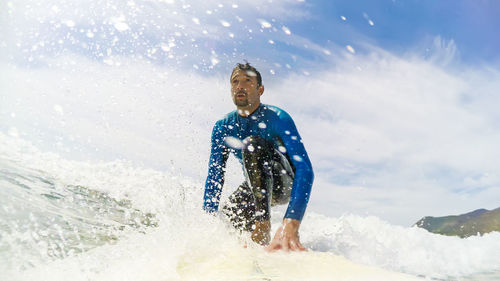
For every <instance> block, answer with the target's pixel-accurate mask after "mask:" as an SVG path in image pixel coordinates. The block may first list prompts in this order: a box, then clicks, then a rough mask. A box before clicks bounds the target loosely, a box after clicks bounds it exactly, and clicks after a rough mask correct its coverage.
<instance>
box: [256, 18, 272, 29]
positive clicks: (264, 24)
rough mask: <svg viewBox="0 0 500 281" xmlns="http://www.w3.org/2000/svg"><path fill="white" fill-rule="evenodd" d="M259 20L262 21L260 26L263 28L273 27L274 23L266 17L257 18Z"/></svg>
mask: <svg viewBox="0 0 500 281" xmlns="http://www.w3.org/2000/svg"><path fill="white" fill-rule="evenodd" d="M257 21H258V22H259V23H260V26H261V27H262V28H271V27H272V25H271V24H270V23H269V22H268V21H266V20H264V19H257Z"/></svg>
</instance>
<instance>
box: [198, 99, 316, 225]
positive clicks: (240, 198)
mask: <svg viewBox="0 0 500 281" xmlns="http://www.w3.org/2000/svg"><path fill="white" fill-rule="evenodd" d="M230 153H233V154H234V156H235V157H236V158H238V159H239V160H240V162H241V164H242V166H243V171H244V174H245V177H246V181H245V182H244V183H243V184H242V185H241V186H240V187H239V188H238V189H237V190H236V191H235V192H234V193H233V194H232V195H231V196H230V198H229V204H227V205H226V206H224V207H223V211H224V213H226V214H227V215H228V216H229V217H230V219H231V221H232V222H233V224H234V225H235V226H236V227H237V228H239V229H242V230H250V229H251V226H252V225H253V222H254V221H255V220H267V219H269V217H270V212H269V211H270V206H271V205H274V204H283V203H286V202H288V201H289V204H288V209H287V211H286V213H285V218H291V219H296V220H302V217H303V216H304V213H305V210H306V206H307V202H308V200H309V195H310V192H311V186H312V183H313V178H314V175H313V170H312V166H311V162H310V161H309V157H308V156H307V152H306V150H305V148H304V145H303V143H302V140H301V138H300V135H299V133H298V131H297V128H296V127H295V124H294V122H293V120H292V118H291V117H290V115H288V113H286V112H285V111H283V110H282V109H280V108H278V107H276V106H271V105H264V104H261V105H260V106H259V107H258V108H257V110H255V111H254V112H253V113H252V114H250V115H249V116H248V117H242V116H240V115H239V114H238V113H237V111H233V112H231V113H229V114H228V115H226V117H225V118H224V119H221V120H219V121H217V123H216V124H215V126H214V128H213V131H212V148H211V155H210V162H209V169H208V177H207V180H206V184H205V195H204V209H205V210H206V211H207V212H216V211H217V210H218V207H219V200H220V195H221V192H222V186H223V185H224V172H225V166H226V161H227V158H228V156H229V154H230Z"/></svg>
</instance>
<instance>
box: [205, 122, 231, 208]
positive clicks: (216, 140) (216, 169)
mask: <svg viewBox="0 0 500 281" xmlns="http://www.w3.org/2000/svg"><path fill="white" fill-rule="evenodd" d="M223 132H224V131H223V126H222V125H221V123H220V122H217V123H216V124H215V125H214V128H213V130H212V138H211V142H212V148H211V151H210V161H209V163H208V176H207V180H206V182H205V194H204V196H203V209H204V210H205V211H206V212H208V213H215V212H217V210H218V208H219V200H220V195H221V193H222V186H223V185H224V172H225V168H226V162H227V158H228V156H229V153H228V150H227V148H226V146H225V144H224V133H223Z"/></svg>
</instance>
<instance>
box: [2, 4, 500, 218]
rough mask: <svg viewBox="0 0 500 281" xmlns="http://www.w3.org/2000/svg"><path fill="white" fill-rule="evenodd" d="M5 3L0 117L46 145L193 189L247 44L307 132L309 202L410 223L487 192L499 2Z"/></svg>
mask: <svg viewBox="0 0 500 281" xmlns="http://www.w3.org/2000/svg"><path fill="white" fill-rule="evenodd" d="M0 5H1V9H0V73H1V75H0V93H1V95H0V99H1V100H0V101H1V104H0V131H1V132H3V133H5V134H8V135H10V136H12V137H17V138H21V139H25V140H28V141H30V142H33V143H34V144H35V145H36V146H38V147H40V149H42V150H43V151H47V152H55V153H58V154H60V155H62V157H64V158H68V159H75V160H80V161H113V160H115V159H124V160H127V161H132V162H133V163H137V164H138V165H143V166H145V167H150V168H154V169H158V170H175V171H177V172H178V173H180V174H182V175H184V176H187V177H190V178H193V179H194V180H195V181H197V182H199V184H200V188H201V187H202V185H203V181H204V178H205V176H206V165H207V161H208V151H209V143H208V139H209V134H210V132H211V126H212V125H213V123H214V122H215V121H216V120H217V119H218V118H221V116H223V114H224V113H226V112H229V111H230V110H232V109H233V105H232V104H231V101H230V99H229V88H228V87H229V83H227V84H226V82H227V78H228V77H227V76H228V73H229V72H230V70H231V69H232V67H233V66H234V65H235V64H236V63H237V62H242V61H243V60H248V61H249V62H251V63H252V64H253V65H255V66H256V67H257V68H258V69H259V70H260V71H261V73H262V75H263V82H264V85H265V86H266V91H265V94H264V96H263V102H265V103H270V104H275V105H278V106H280V107H282V108H283V109H285V110H286V111H287V112H289V113H290V114H291V115H292V117H293V118H294V120H295V123H296V124H297V126H298V129H299V132H301V135H302V137H303V139H304V142H305V145H306V149H307V150H308V152H309V154H310V158H311V161H312V163H313V167H314V169H315V174H316V180H315V183H314V187H313V188H314V192H313V194H312V197H311V203H310V207H309V210H312V211H316V212H320V213H323V214H327V215H331V216H340V215H342V214H345V213H355V214H361V215H375V216H378V217H381V218H383V219H385V220H388V221H390V222H391V223H395V224H401V225H407V226H408V225H412V224H413V223H415V222H416V221H417V220H418V219H420V218H421V217H423V216H426V215H434V216H440V215H449V214H459V213H465V212H468V211H472V210H474V209H477V208H489V209H492V208H497V207H499V206H498V201H497V200H495V198H499V196H500V191H499V190H500V189H499V188H498V187H499V186H500V176H498V175H499V173H498V171H499V170H500V165H499V164H498V161H497V159H498V158H499V156H500V155H499V154H500V151H499V150H498V149H497V144H498V143H499V141H500V125H499V124H500V122H499V121H500V113H498V110H497V106H496V105H497V104H499V103H500V97H499V96H498V94H497V93H498V92H500V91H499V90H500V82H499V81H500V79H499V78H500V72H499V66H500V55H499V53H498V52H497V50H498V49H500V39H499V37H498V36H497V34H496V32H495V30H494V28H495V27H497V26H500V20H499V19H498V17H497V15H498V14H499V12H500V4H499V3H498V2H497V1H430V0H428V1H417V0H414V1H397V0H387V1H319V0H318V1H312V0H309V1H308V0H305V1H302V0H298V1H297V0H283V1H271V0H254V1H178V0H162V1H159V0H140V1H139V0H129V1H121V0H120V1H119V0H110V1H101V0H92V1H82V0H73V1H62V0H48V1H43V2H42V1H37V0H19V1H5V0H4V1H2V2H1V3H0ZM200 117H201V118H200ZM227 177H228V181H227V185H229V187H228V189H229V190H230V189H231V186H233V187H235V186H237V185H238V184H239V183H240V181H241V170H240V168H239V167H238V164H237V163H235V162H232V165H231V167H230V168H228V173H227Z"/></svg>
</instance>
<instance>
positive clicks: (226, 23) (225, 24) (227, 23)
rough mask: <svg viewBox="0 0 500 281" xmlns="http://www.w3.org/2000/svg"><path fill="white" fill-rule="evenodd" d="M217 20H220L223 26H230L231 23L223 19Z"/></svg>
mask: <svg viewBox="0 0 500 281" xmlns="http://www.w3.org/2000/svg"><path fill="white" fill-rule="evenodd" d="M219 22H220V24H222V26H224V27H230V26H231V24H230V23H229V22H227V21H225V20H220V21H219Z"/></svg>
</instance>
